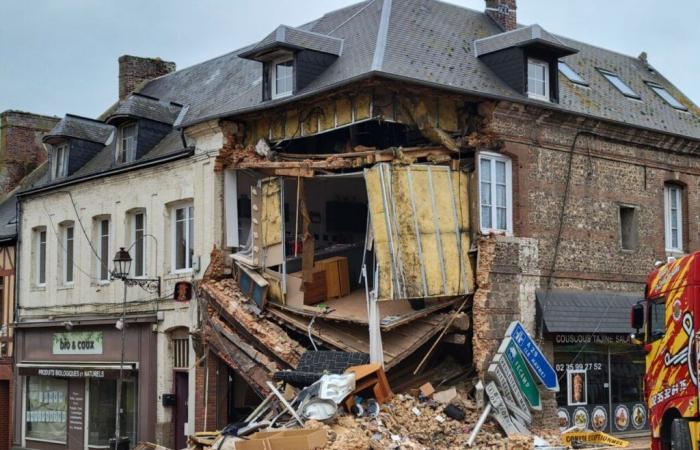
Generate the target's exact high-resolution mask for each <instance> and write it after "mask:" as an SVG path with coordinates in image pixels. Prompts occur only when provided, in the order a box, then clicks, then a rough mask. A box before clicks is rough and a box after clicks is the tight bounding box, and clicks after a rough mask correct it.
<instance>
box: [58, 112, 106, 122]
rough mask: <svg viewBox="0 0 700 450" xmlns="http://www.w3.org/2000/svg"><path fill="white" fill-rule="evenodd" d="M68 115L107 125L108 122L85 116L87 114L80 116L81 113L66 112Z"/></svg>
mask: <svg viewBox="0 0 700 450" xmlns="http://www.w3.org/2000/svg"><path fill="white" fill-rule="evenodd" d="M66 117H74V118H76V119H82V120H88V121H90V122H95V123H99V124H102V125H107V124H106V123H104V122H103V121H101V120H97V119H93V118H90V117H85V116H79V115H77V114H70V113H66Z"/></svg>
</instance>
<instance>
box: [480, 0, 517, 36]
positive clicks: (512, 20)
mask: <svg viewBox="0 0 700 450" xmlns="http://www.w3.org/2000/svg"><path fill="white" fill-rule="evenodd" d="M516 8H517V6H516V5H515V0H486V15H487V16H489V17H490V18H491V19H492V20H493V21H494V22H496V24H498V26H499V27H501V29H502V30H503V31H511V30H515V28H516V27H517V26H518V22H517V20H518V15H517V14H516Z"/></svg>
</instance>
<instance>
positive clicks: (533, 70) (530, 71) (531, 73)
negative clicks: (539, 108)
mask: <svg viewBox="0 0 700 450" xmlns="http://www.w3.org/2000/svg"><path fill="white" fill-rule="evenodd" d="M527 96H528V97H530V98H536V99H538V100H545V101H549V64H547V63H546V62H544V61H540V60H537V59H528V60H527Z"/></svg>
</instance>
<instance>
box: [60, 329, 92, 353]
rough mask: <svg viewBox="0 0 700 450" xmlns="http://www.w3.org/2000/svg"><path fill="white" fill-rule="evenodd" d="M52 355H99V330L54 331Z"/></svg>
mask: <svg viewBox="0 0 700 450" xmlns="http://www.w3.org/2000/svg"><path fill="white" fill-rule="evenodd" d="M53 354H54V355H101V354H102V332H101V331H74V332H69V333H54V335H53Z"/></svg>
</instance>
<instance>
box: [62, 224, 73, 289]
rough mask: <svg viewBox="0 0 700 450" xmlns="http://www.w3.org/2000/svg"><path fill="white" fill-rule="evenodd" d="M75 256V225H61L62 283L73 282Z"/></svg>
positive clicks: (68, 283)
mask: <svg viewBox="0 0 700 450" xmlns="http://www.w3.org/2000/svg"><path fill="white" fill-rule="evenodd" d="M74 258H75V227H74V226H73V225H72V224H70V225H65V226H63V284H64V285H71V284H73V266H74V263H75V262H74Z"/></svg>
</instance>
